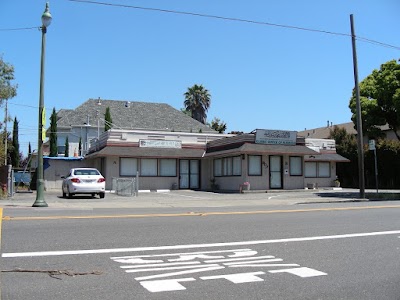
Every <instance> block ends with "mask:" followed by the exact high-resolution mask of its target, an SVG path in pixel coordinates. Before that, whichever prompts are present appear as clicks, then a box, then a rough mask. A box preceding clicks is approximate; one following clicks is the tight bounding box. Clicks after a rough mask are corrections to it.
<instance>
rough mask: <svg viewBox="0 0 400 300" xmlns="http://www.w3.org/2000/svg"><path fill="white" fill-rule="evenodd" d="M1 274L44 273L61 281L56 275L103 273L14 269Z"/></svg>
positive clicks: (97, 273) (94, 273)
mask: <svg viewBox="0 0 400 300" xmlns="http://www.w3.org/2000/svg"><path fill="white" fill-rule="evenodd" d="M0 271H1V272H2V273H12V272H21V273H45V274H48V275H49V276H50V277H51V278H55V279H59V280H62V278H60V277H58V275H67V276H71V277H74V276H81V275H101V274H103V272H101V271H91V272H74V271H71V270H38V269H21V268H16V269H12V270H0Z"/></svg>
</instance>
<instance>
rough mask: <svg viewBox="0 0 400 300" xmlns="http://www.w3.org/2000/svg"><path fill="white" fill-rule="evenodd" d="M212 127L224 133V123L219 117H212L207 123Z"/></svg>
mask: <svg viewBox="0 0 400 300" xmlns="http://www.w3.org/2000/svg"><path fill="white" fill-rule="evenodd" d="M208 125H209V126H210V127H211V128H212V129H214V130H215V131H218V132H219V133H224V132H225V130H226V123H225V122H224V121H221V120H220V119H219V118H217V117H214V119H213V120H212V121H211V123H210V124H208Z"/></svg>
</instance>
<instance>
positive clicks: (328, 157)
mask: <svg viewBox="0 0 400 300" xmlns="http://www.w3.org/2000/svg"><path fill="white" fill-rule="evenodd" d="M304 160H305V161H335V162H350V160H349V159H347V158H345V157H343V156H341V155H340V154H337V153H322V154H319V155H310V156H305V157H304Z"/></svg>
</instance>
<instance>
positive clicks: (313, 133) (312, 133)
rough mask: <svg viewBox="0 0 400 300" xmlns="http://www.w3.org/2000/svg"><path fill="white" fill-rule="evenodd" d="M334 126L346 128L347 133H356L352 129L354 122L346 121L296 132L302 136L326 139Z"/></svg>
mask: <svg viewBox="0 0 400 300" xmlns="http://www.w3.org/2000/svg"><path fill="white" fill-rule="evenodd" d="M335 126H337V127H339V128H344V129H346V131H347V133H349V134H357V131H356V130H355V129H354V123H353V122H348V123H342V124H336V125H332V126H326V127H320V128H314V129H308V130H304V131H299V132H297V135H299V136H304V137H305V138H314V139H327V138H329V136H330V134H331V131H333V129H334V127H335Z"/></svg>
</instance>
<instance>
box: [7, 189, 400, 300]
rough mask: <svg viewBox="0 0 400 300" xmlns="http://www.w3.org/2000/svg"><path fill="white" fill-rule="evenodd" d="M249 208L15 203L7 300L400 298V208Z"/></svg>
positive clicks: (378, 205)
mask: <svg viewBox="0 0 400 300" xmlns="http://www.w3.org/2000/svg"><path fill="white" fill-rule="evenodd" d="M106 197H107V196H106ZM233 197H235V196H233ZM293 198H294V196H293ZM160 199H164V198H160ZM80 200H81V201H82V199H80ZM83 200H86V199H83ZM233 200H235V199H233ZM293 200H294V199H293ZM76 201H79V200H76ZM88 201H89V202H90V201H91V200H90V199H88ZM237 201H238V205H237V206H222V205H220V206H215V207H212V206H211V207H201V206H197V207H195V206H193V207H184V206H180V205H176V206H173V207H171V206H169V207H153V208H149V207H147V208H146V207H140V208H137V207H136V208H129V207H118V208H117V207H115V208H90V207H81V208H79V207H78V206H76V207H69V208H61V207H54V208H52V207H50V208H47V209H34V208H31V207H28V206H24V205H14V206H5V208H4V209H3V211H2V214H3V216H2V225H1V227H2V228H1V229H2V236H1V237H2V240H1V246H2V248H1V252H2V257H1V264H0V265H1V271H2V272H1V289H2V298H1V299H60V300H62V299H221V300H222V299H400V284H399V283H400V282H399V281H400V259H399V256H400V238H399V237H400V218H399V216H400V203H399V202H396V201H392V202H346V203H341V202H337V203H324V204H319V203H314V204H307V205H299V204H294V205H284V204H282V203H277V204H276V205H270V204H269V205H262V203H258V204H257V205H250V204H248V205H245V204H243V205H242V204H240V205H239V200H237ZM254 201H256V200H254ZM300 202H301V201H300ZM21 203H22V202H20V204H21ZM176 203H178V202H176Z"/></svg>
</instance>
